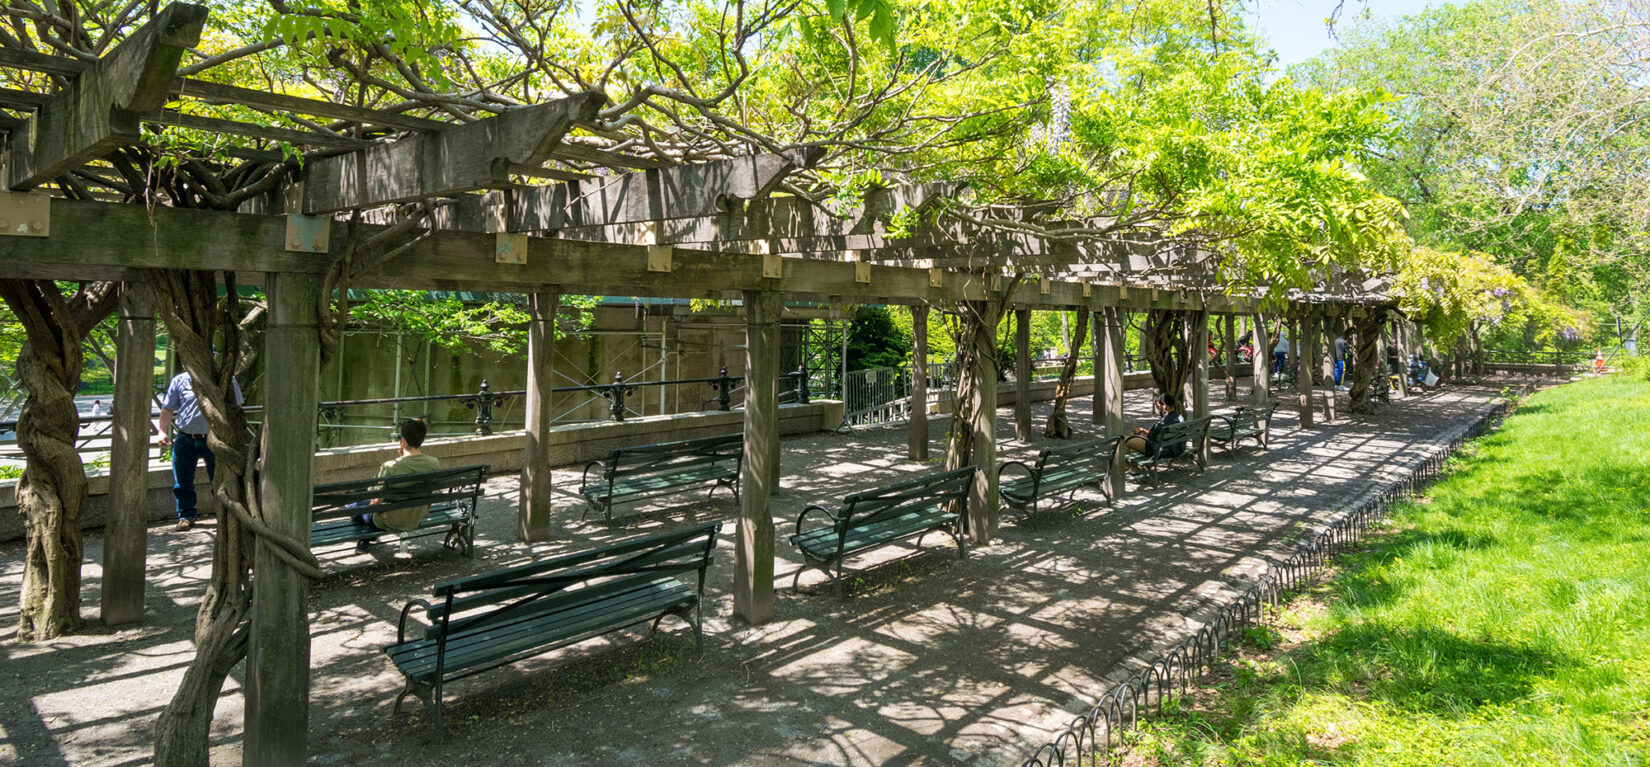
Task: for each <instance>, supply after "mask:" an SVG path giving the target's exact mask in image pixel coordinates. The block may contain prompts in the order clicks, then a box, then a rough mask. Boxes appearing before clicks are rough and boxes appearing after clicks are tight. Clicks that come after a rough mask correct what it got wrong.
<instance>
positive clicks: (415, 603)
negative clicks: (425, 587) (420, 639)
mask: <svg viewBox="0 0 1650 767" xmlns="http://www.w3.org/2000/svg"><path fill="white" fill-rule="evenodd" d="M414 607H419V608H423V610H424V615H425V616H426V617H428V616H429V614H430V610H431V609H432V608H431V607H430V603H429V602H426V601H424V600H422V599H414V600H412V601H411V602H408V603H407V606H406V607H403V608H401V622H400V623H398V624H396V627H395V643H396V644H404V643H406V641H407V616H409V615H411V614H412V611H413V608H414ZM431 623H432V624H433V623H434V621H431Z"/></svg>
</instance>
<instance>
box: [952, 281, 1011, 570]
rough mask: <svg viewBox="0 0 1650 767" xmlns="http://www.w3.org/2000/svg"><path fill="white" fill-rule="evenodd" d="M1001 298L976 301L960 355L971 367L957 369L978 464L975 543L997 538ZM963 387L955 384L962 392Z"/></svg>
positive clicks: (972, 503)
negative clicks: (968, 347)
mask: <svg viewBox="0 0 1650 767" xmlns="http://www.w3.org/2000/svg"><path fill="white" fill-rule="evenodd" d="M999 301H1001V299H999V298H995V297H993V298H990V299H988V300H986V301H975V302H971V303H972V304H973V309H974V311H973V312H972V315H973V318H974V319H972V320H971V321H970V325H971V327H970V328H969V332H968V342H969V343H971V344H973V349H971V350H970V353H968V354H965V355H962V357H963V359H964V360H966V362H967V364H968V365H969V367H970V369H969V370H966V371H959V373H958V379H959V380H965V379H967V380H971V381H972V383H973V386H972V387H966V388H969V389H970V390H969V391H967V392H966V394H967V396H968V397H969V398H970V401H969V402H968V403H966V407H964V404H965V403H958V406H959V410H960V411H965V412H968V413H969V415H970V416H971V421H970V422H969V423H967V424H963V425H962V427H961V428H965V429H968V430H969V431H970V433H971V434H972V441H971V445H972V447H971V448H970V450H969V462H970V463H972V464H973V465H974V466H977V467H979V471H978V472H976V473H975V475H974V483H973V486H972V487H971V488H970V489H969V491H968V536H969V538H970V539H972V540H973V541H974V542H975V543H990V542H991V540H992V539H993V538H996V537H997V522H998V508H997V374H998V370H997V368H998V366H999V365H1001V363H1000V362H994V360H996V359H997V351H996V350H997V322H996V318H999V317H1001V316H1002V309H1001V304H1000V303H999ZM964 388H965V387H963V386H961V385H959V386H958V387H957V389H958V394H959V395H962V394H964V393H965V392H964Z"/></svg>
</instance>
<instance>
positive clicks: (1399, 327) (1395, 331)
mask: <svg viewBox="0 0 1650 767" xmlns="http://www.w3.org/2000/svg"><path fill="white" fill-rule="evenodd" d="M1387 328H1388V330H1387V332H1389V333H1391V334H1392V340H1391V344H1392V345H1393V346H1396V347H1398V396H1400V397H1406V398H1407V397H1408V396H1409V374H1408V371H1406V370H1404V363H1405V361H1406V360H1408V359H1409V354H1408V353H1406V352H1405V351H1404V348H1405V344H1404V321H1403V320H1402V319H1394V320H1388V321H1387ZM1389 372H1390V371H1389Z"/></svg>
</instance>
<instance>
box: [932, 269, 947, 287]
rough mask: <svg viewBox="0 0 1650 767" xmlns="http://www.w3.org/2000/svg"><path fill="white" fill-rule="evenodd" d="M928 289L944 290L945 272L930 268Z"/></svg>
mask: <svg viewBox="0 0 1650 767" xmlns="http://www.w3.org/2000/svg"><path fill="white" fill-rule="evenodd" d="M928 287H930V288H943V287H945V272H944V271H943V270H941V269H938V268H930V269H929V270H928Z"/></svg>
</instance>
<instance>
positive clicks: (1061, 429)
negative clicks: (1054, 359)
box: [1043, 306, 1100, 439]
mask: <svg viewBox="0 0 1650 767" xmlns="http://www.w3.org/2000/svg"><path fill="white" fill-rule="evenodd" d="M1060 316H1061V317H1062V318H1063V317H1065V314H1064V313H1062V314H1061V315H1060ZM1088 329H1089V309H1088V307H1086V306H1079V307H1077V326H1076V327H1075V328H1073V332H1072V333H1071V335H1070V336H1068V337H1069V338H1070V342H1069V343H1068V344H1067V347H1068V348H1067V351H1066V364H1065V365H1064V366H1062V367H1061V368H1060V380H1059V381H1058V382H1056V383H1055V384H1054V409H1053V410H1052V411H1050V412H1049V414H1048V424H1047V426H1046V427H1044V429H1043V436H1045V437H1055V438H1058V439H1070V438H1071V433H1072V432H1071V421H1070V420H1069V419H1068V418H1066V400H1068V399H1070V398H1071V387H1072V384H1073V383H1074V382H1075V381H1076V380H1077V359H1078V357H1080V356H1081V355H1082V353H1083V340H1084V339H1085V338H1087V337H1088ZM1099 374H1100V373H1099V371H1095V375H1099Z"/></svg>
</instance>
